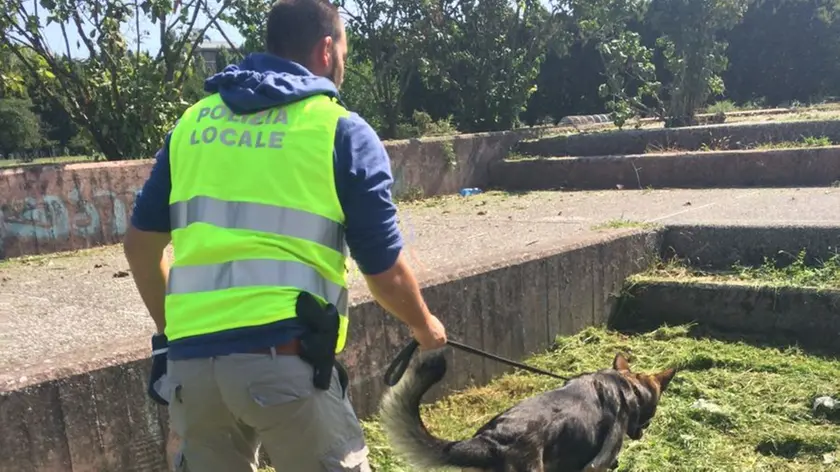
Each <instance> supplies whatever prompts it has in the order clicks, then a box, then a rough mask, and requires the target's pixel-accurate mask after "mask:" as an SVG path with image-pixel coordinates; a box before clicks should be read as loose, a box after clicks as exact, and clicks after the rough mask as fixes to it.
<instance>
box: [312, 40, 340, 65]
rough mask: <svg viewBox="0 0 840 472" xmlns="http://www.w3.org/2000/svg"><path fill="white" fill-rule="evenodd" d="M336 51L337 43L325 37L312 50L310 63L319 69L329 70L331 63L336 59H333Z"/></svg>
mask: <svg viewBox="0 0 840 472" xmlns="http://www.w3.org/2000/svg"><path fill="white" fill-rule="evenodd" d="M334 50H335V43H334V42H333V39H332V38H331V37H330V36H324V37H323V38H321V39H320V40H319V41H318V42H317V43H316V44H315V47H314V48H312V53H311V56H310V61H312V64H314V65H315V66H316V67H317V68H318V69H329V67H330V63H331V61H335V60H336V58H335V57H332V56H333V53H334Z"/></svg>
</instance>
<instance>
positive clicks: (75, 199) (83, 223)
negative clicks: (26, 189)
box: [0, 188, 140, 247]
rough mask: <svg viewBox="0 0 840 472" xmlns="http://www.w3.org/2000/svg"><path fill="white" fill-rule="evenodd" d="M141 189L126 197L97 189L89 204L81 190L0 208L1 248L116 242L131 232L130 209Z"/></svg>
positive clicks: (128, 193)
mask: <svg viewBox="0 0 840 472" xmlns="http://www.w3.org/2000/svg"><path fill="white" fill-rule="evenodd" d="M139 193H140V188H136V189H132V190H129V191H128V192H125V193H120V194H118V193H116V192H114V191H112V190H107V189H95V190H94V191H93V198H92V199H90V200H86V199H85V198H83V197H82V195H81V194H80V192H79V190H78V189H75V188H74V189H72V190H70V191H69V192H67V194H66V195H63V196H60V195H44V196H42V197H38V198H36V197H26V198H23V199H22V200H14V199H12V200H11V201H6V202H3V203H2V205H0V247H2V245H3V243H4V241H5V240H7V239H11V238H14V239H15V240H17V241H22V242H26V241H30V240H36V241H50V240H66V239H70V238H72V237H79V238H83V239H91V238H94V239H95V238H97V237H98V236H101V237H102V238H103V239H106V240H108V239H113V238H114V237H119V236H122V235H124V234H125V232H126V230H127V229H128V221H129V211H130V210H131V207H130V205H131V204H132V203H131V202H133V200H134V198H136V197H137V194H139Z"/></svg>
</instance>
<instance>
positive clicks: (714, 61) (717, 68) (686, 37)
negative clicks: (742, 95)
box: [649, 0, 751, 126]
mask: <svg viewBox="0 0 840 472" xmlns="http://www.w3.org/2000/svg"><path fill="white" fill-rule="evenodd" d="M750 2H751V0H653V3H652V5H651V8H650V13H649V18H650V22H651V25H652V26H653V27H654V28H655V29H656V30H658V31H660V32H661V34H662V36H660V38H659V39H658V40H657V45H658V46H659V47H660V48H661V49H662V51H663V55H664V57H665V67H666V68H667V70H668V72H670V74H671V76H672V79H671V82H670V83H669V84H668V86H667V93H668V107H667V115H668V121H666V126H687V125H692V124H695V119H694V116H695V113H696V110H697V109H698V108H700V107H701V106H703V105H705V104H706V100H707V99H708V98H709V97H710V96H714V95H721V94H723V91H724V84H723V78H722V77H721V74H722V73H723V71H725V70H726V67H727V65H728V62H727V58H726V48H727V46H728V44H727V43H726V41H724V40H723V39H722V38H721V34H720V33H721V32H725V31H729V30H731V29H732V28H734V27H735V25H737V24H738V23H739V22H740V21H741V19H742V18H743V16H744V13H745V12H746V11H747V7H748V6H749V3H750Z"/></svg>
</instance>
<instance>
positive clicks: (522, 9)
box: [424, 0, 568, 131]
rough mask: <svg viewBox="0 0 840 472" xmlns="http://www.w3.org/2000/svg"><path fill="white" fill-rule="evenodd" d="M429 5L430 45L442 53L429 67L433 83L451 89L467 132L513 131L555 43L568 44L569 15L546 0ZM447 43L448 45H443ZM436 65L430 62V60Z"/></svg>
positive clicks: (455, 109) (481, 0)
mask: <svg viewBox="0 0 840 472" xmlns="http://www.w3.org/2000/svg"><path fill="white" fill-rule="evenodd" d="M439 5H440V7H438V8H437V9H431V8H430V14H432V15H433V16H432V18H435V17H437V18H439V20H435V21H432V22H431V24H430V28H427V29H424V31H425V34H426V36H427V37H431V38H433V39H432V40H430V41H428V46H427V48H428V49H430V50H431V51H434V52H433V53H434V54H437V59H436V61H435V62H436V64H434V63H433V64H434V65H435V67H426V70H425V71H424V72H425V74H426V75H427V76H429V78H428V79H427V82H429V83H430V84H431V85H432V86H433V87H434V86H436V87H439V88H443V89H446V88H449V89H451V90H452V92H453V93H452V95H451V96H452V98H453V101H454V103H453V109H452V114H453V115H454V119H455V121H456V123H457V124H458V128H459V129H461V130H463V131H488V130H500V129H510V128H513V127H515V126H516V125H518V124H519V117H520V114H521V113H522V112H523V111H524V110H525V107H526V105H527V103H528V99H529V97H530V96H531V94H532V93H534V92H535V91H536V79H537V76H538V75H539V71H540V64H541V62H542V60H543V58H544V57H545V53H546V50H547V49H548V45H549V43H550V42H553V43H554V44H553V45H554V47H556V48H561V49H563V48H565V46H566V44H567V42H568V38H567V36H565V35H562V34H560V32H562V31H563V30H562V29H561V28H560V26H561V25H563V23H564V18H565V17H564V16H563V15H560V14H553V13H552V12H549V11H548V10H547V9H546V8H545V7H544V6H543V4H542V2H540V1H537V0H534V1H531V0H526V1H519V2H511V1H508V0H474V1H466V2H464V1H451V2H441V3H440V4H439ZM441 43H443V44H441ZM427 61H428V62H430V63H432V61H431V60H429V59H427Z"/></svg>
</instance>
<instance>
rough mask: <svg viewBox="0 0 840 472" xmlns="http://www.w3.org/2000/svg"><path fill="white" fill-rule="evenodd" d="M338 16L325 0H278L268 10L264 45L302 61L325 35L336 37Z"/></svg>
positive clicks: (339, 20) (339, 17)
mask: <svg viewBox="0 0 840 472" xmlns="http://www.w3.org/2000/svg"><path fill="white" fill-rule="evenodd" d="M340 27H341V16H340V15H339V13H338V8H337V7H336V6H335V5H333V4H332V3H330V2H329V1H328V0H277V1H276V2H274V5H272V6H271V11H270V12H269V14H268V25H267V26H266V31H265V48H266V50H267V51H268V52H269V53H271V54H274V55H276V56H280V57H283V58H286V59H290V60H293V61H296V62H305V61H306V59H307V58H308V57H309V54H310V53H311V52H312V49H313V48H314V47H315V45H316V44H318V41H320V40H321V39H323V38H324V37H325V36H331V37H332V38H333V40H338V38H339V29H340Z"/></svg>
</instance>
